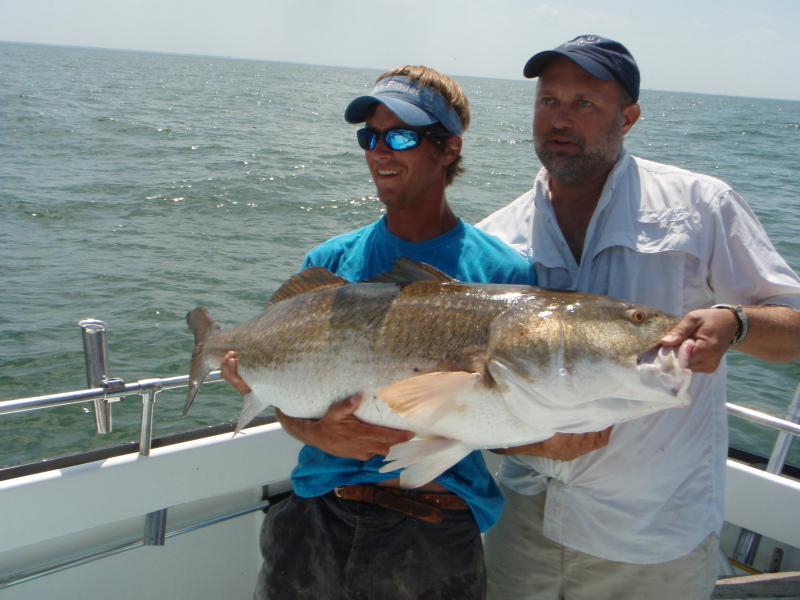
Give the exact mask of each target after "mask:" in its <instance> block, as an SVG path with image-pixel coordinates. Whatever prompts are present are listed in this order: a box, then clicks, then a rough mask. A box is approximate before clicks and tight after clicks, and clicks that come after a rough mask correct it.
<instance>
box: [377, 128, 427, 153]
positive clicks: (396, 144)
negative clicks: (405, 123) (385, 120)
mask: <svg viewBox="0 0 800 600" xmlns="http://www.w3.org/2000/svg"><path fill="white" fill-rule="evenodd" d="M384 136H385V139H386V145H387V146H389V148H391V149H392V150H408V149H409V148H413V147H414V146H416V145H417V144H419V134H418V133H417V132H416V131H414V130H412V129H394V130H392V131H387V132H386V133H385V134H384Z"/></svg>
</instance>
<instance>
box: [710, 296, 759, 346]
mask: <svg viewBox="0 0 800 600" xmlns="http://www.w3.org/2000/svg"><path fill="white" fill-rule="evenodd" d="M711 308H727V309H728V310H730V311H733V314H734V315H736V318H737V319H738V321H739V331H738V332H737V333H736V335H735V336H733V340H731V346H735V345H736V344H738V343H740V342H741V341H742V340H743V339H744V338H745V337H747V333H748V332H749V331H750V320H749V319H748V318H747V313H745V312H744V309H743V308H742V307H741V305H739V304H715V305H714V306H712V307H711Z"/></svg>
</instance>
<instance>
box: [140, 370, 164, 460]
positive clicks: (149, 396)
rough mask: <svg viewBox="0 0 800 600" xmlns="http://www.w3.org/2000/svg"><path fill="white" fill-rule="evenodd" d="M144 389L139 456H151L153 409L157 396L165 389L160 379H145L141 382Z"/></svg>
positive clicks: (141, 394) (142, 392) (142, 394)
mask: <svg viewBox="0 0 800 600" xmlns="http://www.w3.org/2000/svg"><path fill="white" fill-rule="evenodd" d="M139 384H140V385H141V387H142V391H141V392H140V396H141V397H142V426H141V427H140V428H139V454H140V455H142V456H149V455H150V448H151V446H152V442H153V408H154V407H155V403H156V394H158V392H160V391H161V390H162V389H163V386H162V385H161V380H160V379H144V380H142V381H140V382H139Z"/></svg>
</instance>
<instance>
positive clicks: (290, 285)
mask: <svg viewBox="0 0 800 600" xmlns="http://www.w3.org/2000/svg"><path fill="white" fill-rule="evenodd" d="M348 283H350V282H349V281H347V279H345V278H344V277H339V276H338V275H334V274H333V273H331V272H330V271H329V270H328V269H325V268H324V267H309V268H308V269H303V270H302V271H300V272H299V273H298V274H297V275H293V276H292V277H290V278H289V279H287V280H286V281H285V282H284V283H283V285H282V286H281V287H279V288H278V291H277V292H275V293H274V294H273V295H272V298H270V299H269V301H268V302H267V304H266V306H265V307H264V308H269V307H270V306H272V305H273V304H277V303H278V302H283V301H284V300H288V299H289V298H294V297H295V296H299V295H301V294H305V293H307V292H311V291H319V290H321V289H323V288H332V287H340V286H343V285H347V284H348Z"/></svg>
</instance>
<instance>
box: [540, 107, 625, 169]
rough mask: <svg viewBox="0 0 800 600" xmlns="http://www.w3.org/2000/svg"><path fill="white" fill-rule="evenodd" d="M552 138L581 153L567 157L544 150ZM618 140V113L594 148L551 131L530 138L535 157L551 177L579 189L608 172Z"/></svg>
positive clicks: (618, 148) (575, 137)
mask: <svg viewBox="0 0 800 600" xmlns="http://www.w3.org/2000/svg"><path fill="white" fill-rule="evenodd" d="M554 134H558V135H561V136H566V137H569V138H570V139H571V140H572V141H574V142H575V143H577V144H578V145H579V146H580V149H581V152H580V153H579V154H575V155H570V154H561V153H560V152H559V151H558V150H552V149H550V148H545V147H544V146H545V143H546V142H547V141H548V139H549V138H550V136H552V135H554ZM622 138H623V135H622V113H620V114H618V115H617V117H616V118H615V119H614V120H613V121H612V122H611V124H610V125H609V127H608V131H606V133H605V135H604V136H603V137H602V139H601V140H600V141H599V142H597V143H596V144H595V145H594V146H591V147H588V148H587V147H586V140H585V139H584V138H582V137H580V136H578V135H574V134H572V133H568V132H566V131H562V130H558V129H553V130H551V131H550V132H548V133H547V134H545V135H543V136H541V137H536V136H534V147H535V148H536V155H537V156H538V157H539V160H540V161H541V162H542V165H544V168H545V169H547V172H548V173H550V176H551V177H553V178H554V179H556V180H557V181H559V182H561V183H564V184H567V185H583V184H585V183H588V182H590V181H592V180H593V179H595V178H596V177H599V176H600V175H602V174H603V173H605V172H608V171H610V170H611V168H612V167H613V166H614V163H616V162H617V159H618V158H619V155H620V152H622Z"/></svg>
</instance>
